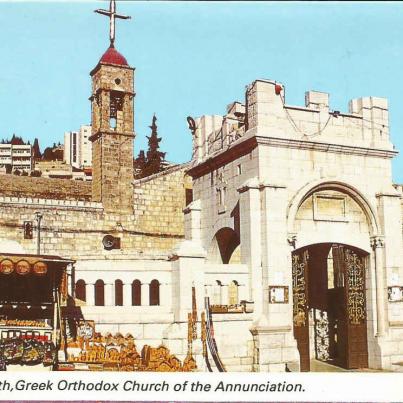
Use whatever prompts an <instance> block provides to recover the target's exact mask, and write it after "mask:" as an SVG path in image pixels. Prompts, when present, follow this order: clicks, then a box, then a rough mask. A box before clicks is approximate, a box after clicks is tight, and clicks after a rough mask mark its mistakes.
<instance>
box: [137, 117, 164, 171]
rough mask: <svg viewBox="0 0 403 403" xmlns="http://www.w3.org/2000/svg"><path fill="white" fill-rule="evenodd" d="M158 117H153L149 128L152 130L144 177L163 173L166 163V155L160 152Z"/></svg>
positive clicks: (149, 137)
mask: <svg viewBox="0 0 403 403" xmlns="http://www.w3.org/2000/svg"><path fill="white" fill-rule="evenodd" d="M156 122H157V117H156V116H155V114H154V116H153V120H152V124H151V126H149V128H150V129H151V135H150V136H147V139H148V151H147V159H146V163H145V166H144V170H143V177H144V176H149V175H153V174H155V173H157V172H161V171H162V170H163V169H164V168H163V162H164V161H165V154H166V153H163V152H161V151H159V148H160V145H159V143H160V141H161V137H158V132H157V129H158V127H157V124H156Z"/></svg>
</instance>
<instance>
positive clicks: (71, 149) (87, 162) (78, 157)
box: [63, 125, 92, 169]
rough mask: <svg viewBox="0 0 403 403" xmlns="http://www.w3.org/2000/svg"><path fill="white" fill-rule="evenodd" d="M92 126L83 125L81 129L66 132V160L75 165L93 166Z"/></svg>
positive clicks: (80, 167) (79, 166)
mask: <svg viewBox="0 0 403 403" xmlns="http://www.w3.org/2000/svg"><path fill="white" fill-rule="evenodd" d="M90 136H91V126H88V125H82V126H81V127H80V130H79V131H71V132H65V133H64V155H63V157H64V162H66V163H67V164H69V165H71V166H73V167H75V168H79V169H82V168H85V167H91V166H92V143H91V141H89V137H90Z"/></svg>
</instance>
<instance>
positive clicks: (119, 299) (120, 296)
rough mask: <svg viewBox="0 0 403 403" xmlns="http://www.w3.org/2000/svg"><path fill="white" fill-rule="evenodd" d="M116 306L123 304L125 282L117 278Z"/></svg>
mask: <svg viewBox="0 0 403 403" xmlns="http://www.w3.org/2000/svg"><path fill="white" fill-rule="evenodd" d="M115 306H123V282H122V280H115Z"/></svg>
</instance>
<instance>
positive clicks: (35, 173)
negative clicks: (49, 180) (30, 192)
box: [31, 170, 42, 178]
mask: <svg viewBox="0 0 403 403" xmlns="http://www.w3.org/2000/svg"><path fill="white" fill-rule="evenodd" d="M31 176H33V177H36V178H39V177H40V176H42V172H41V171H37V170H35V171H32V172H31Z"/></svg>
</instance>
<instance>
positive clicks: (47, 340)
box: [0, 254, 74, 370]
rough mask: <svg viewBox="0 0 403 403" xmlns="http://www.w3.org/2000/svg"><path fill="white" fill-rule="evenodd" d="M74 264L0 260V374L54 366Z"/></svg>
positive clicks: (35, 258)
mask: <svg viewBox="0 0 403 403" xmlns="http://www.w3.org/2000/svg"><path fill="white" fill-rule="evenodd" d="M73 263H74V262H73V261H72V260H68V259H63V258H60V257H58V256H45V255H22V254H0V369H2V370H6V369H12V368H15V367H17V369H18V367H20V366H21V365H27V366H28V365H29V366H36V367H37V369H38V370H40V369H44V368H47V369H48V370H51V369H52V368H53V367H54V366H55V364H56V361H57V350H58V348H59V346H60V340H61V326H60V324H61V304H62V303H63V301H65V299H66V298H67V274H68V273H67V272H68V270H69V269H70V268H72V264H73ZM34 369H35V368H34Z"/></svg>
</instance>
